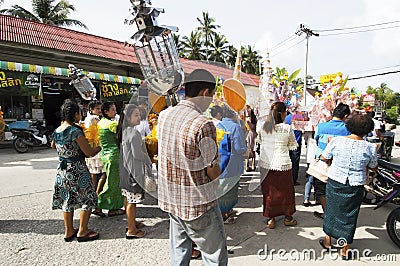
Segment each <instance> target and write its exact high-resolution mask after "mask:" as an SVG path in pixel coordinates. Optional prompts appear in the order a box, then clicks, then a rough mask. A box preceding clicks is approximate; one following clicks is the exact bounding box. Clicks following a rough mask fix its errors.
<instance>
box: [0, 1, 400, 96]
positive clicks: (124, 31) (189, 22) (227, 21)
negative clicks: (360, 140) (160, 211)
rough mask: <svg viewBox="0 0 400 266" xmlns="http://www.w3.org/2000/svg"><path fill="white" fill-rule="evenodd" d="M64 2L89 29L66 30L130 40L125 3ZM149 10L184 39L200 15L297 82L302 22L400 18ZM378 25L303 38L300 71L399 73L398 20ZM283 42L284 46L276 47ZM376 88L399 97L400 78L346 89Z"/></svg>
mask: <svg viewBox="0 0 400 266" xmlns="http://www.w3.org/2000/svg"><path fill="white" fill-rule="evenodd" d="M69 2H70V3H71V4H72V5H74V7H75V9H76V12H73V13H72V14H71V15H70V17H71V18H73V19H77V20H80V21H81V22H83V23H84V24H86V26H88V28H89V30H85V29H83V28H77V27H73V28H72V29H74V30H78V31H82V32H86V33H90V34H94V35H98V36H103V37H107V38H111V39H114V40H118V41H122V42H124V41H129V38H130V36H132V35H133V33H135V32H136V27H135V25H124V20H125V19H126V18H129V17H130V7H131V4H130V1H129V0H114V1H108V0H69ZM110 3H111V4H110ZM13 4H18V5H20V6H22V7H24V8H26V9H28V10H31V0H4V3H3V5H2V6H1V8H9V7H10V6H11V5H13ZM153 5H154V6H157V7H163V8H164V9H165V13H164V14H160V16H159V17H158V19H157V21H158V23H159V24H161V25H162V24H164V25H173V26H178V27H179V32H178V34H180V35H186V36H188V35H190V32H191V31H192V30H194V29H195V28H196V27H198V26H199V23H198V21H197V19H196V18H198V17H199V18H201V17H202V12H203V11H207V12H208V13H209V15H210V16H211V17H212V18H214V19H215V24H217V25H220V26H221V27H220V29H219V31H220V32H221V33H222V34H224V35H225V36H226V37H227V40H228V41H229V43H231V44H233V45H234V46H236V47H239V46H240V45H243V46H247V45H251V46H253V47H254V48H255V49H256V50H258V51H259V52H260V54H261V55H262V56H264V57H265V56H266V54H267V51H268V52H270V60H271V66H272V67H273V68H275V67H280V68H282V67H285V68H286V69H287V70H288V71H289V72H290V73H292V72H294V71H295V70H297V69H299V68H301V70H302V71H301V72H300V74H299V77H303V76H304V70H305V62H306V41H305V34H303V35H302V36H296V35H295V32H296V30H297V29H298V28H299V25H300V24H301V23H302V24H305V25H307V26H308V28H310V29H311V30H313V31H317V30H330V29H338V28H349V27H358V26H365V25H371V24H380V23H386V22H393V21H398V20H399V18H400V1H398V0H382V1H376V0H351V1H349V0H336V1H329V2H328V1H320V0H302V1H297V0H291V1H290V0H281V1H273V0H256V1H251V2H247V1H238V0H235V1H232V0H230V1H229V0H218V1H216V0H214V1H210V0H201V1H200V0H191V1H183V0H173V1H171V0H169V1H168V0H154V1H153ZM380 27H381V28H383V27H392V28H388V29H384V30H374V31H368V32H359V33H354V34H342V35H326V34H328V33H330V34H331V33H338V31H337V32H332V31H325V32H319V33H320V36H319V37H315V36H312V37H310V38H309V53H308V64H307V66H308V69H307V73H308V74H309V75H312V76H313V77H314V79H316V80H317V81H319V77H320V76H321V75H326V74H333V73H337V72H341V73H343V76H344V77H346V76H349V78H353V77H360V76H367V75H371V74H378V73H384V72H390V71H396V70H400V21H399V23H393V24H384V25H382V26H380ZM375 28H377V27H368V28H361V29H360V28H357V29H353V30H352V31H360V30H365V29H375ZM323 35H325V36H323ZM288 38H289V41H286V42H283V43H282V41H284V40H287V39H288ZM302 40H303V41H302ZM281 43H282V44H281ZM381 83H386V84H387V85H388V86H389V88H391V89H393V90H394V91H396V92H400V73H396V74H390V75H383V76H378V77H373V78H364V79H357V80H351V81H349V82H348V83H347V86H348V87H350V88H356V89H357V90H358V91H360V92H364V91H365V90H366V88H367V86H372V87H379V86H380V84H381Z"/></svg>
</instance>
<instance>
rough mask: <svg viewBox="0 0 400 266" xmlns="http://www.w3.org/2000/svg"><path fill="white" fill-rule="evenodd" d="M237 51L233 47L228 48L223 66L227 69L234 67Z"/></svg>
mask: <svg viewBox="0 0 400 266" xmlns="http://www.w3.org/2000/svg"><path fill="white" fill-rule="evenodd" d="M236 56H237V49H236V48H235V46H233V45H229V46H228V53H227V55H226V59H225V64H226V66H227V67H234V66H235V63H236Z"/></svg>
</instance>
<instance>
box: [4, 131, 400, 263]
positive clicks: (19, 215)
mask: <svg viewBox="0 0 400 266" xmlns="http://www.w3.org/2000/svg"><path fill="white" fill-rule="evenodd" d="M399 133H400V132H399ZM396 135H397V137H396V140H397V139H398V137H399V136H400V134H396ZM393 155H394V157H396V158H395V159H394V161H397V162H400V160H399V159H400V148H397V147H395V148H394V150H393ZM302 160H304V156H302ZM56 165H57V157H56V153H55V151H54V150H51V149H47V148H37V149H35V150H34V151H33V152H31V153H28V154H17V153H16V152H15V151H13V150H12V149H10V148H7V147H5V146H4V145H3V146H2V147H1V148H0V243H1V249H0V265H28V264H29V265H84V264H88V265H95V264H101V265H169V250H168V227H169V223H168V219H167V215H166V214H165V213H163V212H161V211H160V210H159V209H158V208H157V205H156V200H155V199H153V198H150V197H148V198H147V199H146V201H145V203H144V204H141V205H139V208H138V217H139V219H140V220H141V221H144V223H145V224H146V225H147V227H146V231H147V233H148V234H147V237H146V238H143V239H136V240H126V239H125V238H124V232H125V227H126V220H125V217H122V216H117V217H111V218H99V217H93V218H92V219H91V221H90V226H91V228H93V229H94V230H96V231H99V232H100V233H101V239H100V240H98V241H94V242H91V243H90V242H89V243H78V242H76V241H73V242H71V243H65V242H64V241H63V220H62V212H61V211H52V210H51V197H52V192H51V189H52V186H53V182H54V174H55V168H56ZM304 166H305V165H304V164H302V167H301V177H300V180H299V181H300V182H301V183H302V184H304V182H305V179H304V170H305V168H304ZM250 182H251V181H250V176H244V177H243V178H242V179H241V182H240V191H239V192H240V195H239V196H240V198H239V204H238V206H237V208H236V209H237V210H238V217H239V218H238V221H237V223H236V224H234V225H227V226H226V231H227V235H228V245H229V250H231V251H232V252H233V254H230V255H229V264H230V265H270V264H271V262H273V263H274V264H277V265H283V264H285V265H286V264H287V265H289V264H293V263H295V264H296V265H321V263H324V264H326V265H336V264H337V263H338V262H340V263H342V262H341V259H340V258H339V259H338V254H337V253H334V254H331V255H328V254H327V255H325V256H323V257H322V258H321V259H320V260H316V259H312V260H309V259H302V257H301V256H302V255H301V254H302V253H301V251H303V250H305V249H314V250H315V252H316V255H315V256H316V258H320V252H321V248H320V246H319V244H318V242H317V240H318V239H319V238H321V237H323V235H324V234H323V231H322V228H321V226H322V221H321V220H319V219H317V218H315V217H314V216H313V215H312V212H313V211H315V210H318V211H319V210H320V206H314V207H309V208H306V207H303V206H302V204H301V203H302V198H303V191H304V189H303V186H296V203H297V206H296V209H297V212H296V214H295V218H296V219H297V220H298V222H299V225H298V226H296V227H293V228H288V227H285V226H283V220H279V219H278V220H277V226H276V229H274V230H270V229H268V228H267V227H266V226H265V220H264V218H263V217H262V214H261V213H262V207H261V206H262V195H261V193H260V191H259V190H256V191H254V192H249V191H248V185H249V183H250ZM394 208H395V206H393V205H388V206H385V207H383V208H381V209H378V210H373V206H369V205H363V206H362V210H361V213H360V218H359V221H358V229H357V231H356V235H355V242H354V245H353V247H354V248H357V249H358V250H359V251H360V252H362V251H368V250H367V249H370V250H371V252H372V253H371V254H369V255H368V256H362V257H361V258H360V260H357V261H352V262H349V263H347V264H349V265H365V264H368V265H375V264H378V261H379V265H389V264H390V265H398V264H399V261H400V255H399V254H400V249H399V248H398V247H397V246H395V245H394V244H393V243H392V242H391V241H390V239H389V238H388V236H387V233H386V229H385V221H386V217H387V215H388V213H389V211H390V210H391V209H394ZM78 218H79V217H78V214H75V224H76V226H77V225H78ZM265 245H267V247H268V251H269V253H268V255H269V256H268V258H266V260H262V259H260V258H259V257H258V256H257V252H258V251H259V250H260V249H262V248H264V247H265ZM271 249H275V250H276V251H275V252H273V251H272V250H271ZM279 249H282V250H284V251H285V252H286V253H287V252H289V251H290V252H291V253H290V255H288V254H286V255H284V256H283V258H279V256H278V254H277V250H279ZM296 250H297V251H296ZM281 252H283V251H281ZM261 255H263V254H261ZM297 255H298V256H299V257H298V258H296V257H297ZM383 256H385V257H383ZM271 260H272V261H271ZM385 260H386V261H385ZM388 260H391V261H388ZM393 260H396V261H397V262H394V261H393ZM321 261H323V262H321ZM191 265H202V263H201V261H200V260H197V261H193V262H192V263H191Z"/></svg>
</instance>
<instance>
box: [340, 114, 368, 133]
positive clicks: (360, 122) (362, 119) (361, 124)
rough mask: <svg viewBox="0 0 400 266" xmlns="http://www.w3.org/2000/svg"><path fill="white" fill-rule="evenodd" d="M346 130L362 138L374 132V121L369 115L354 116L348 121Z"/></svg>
mask: <svg viewBox="0 0 400 266" xmlns="http://www.w3.org/2000/svg"><path fill="white" fill-rule="evenodd" d="M346 128H347V130H348V131H350V133H352V134H355V135H357V136H359V137H360V138H362V137H364V136H366V135H367V134H368V133H369V132H371V131H372V130H374V121H373V120H372V118H371V117H370V116H369V115H367V114H354V115H352V116H351V117H350V118H349V119H348V120H347V121H346Z"/></svg>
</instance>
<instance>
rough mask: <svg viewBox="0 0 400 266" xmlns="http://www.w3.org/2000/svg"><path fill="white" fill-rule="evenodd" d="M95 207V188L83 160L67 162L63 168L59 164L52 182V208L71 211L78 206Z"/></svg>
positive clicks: (89, 208)
mask: <svg viewBox="0 0 400 266" xmlns="http://www.w3.org/2000/svg"><path fill="white" fill-rule="evenodd" d="M96 207H97V195H96V190H95V188H94V186H93V183H92V179H91V178H90V173H89V171H88V169H87V167H86V164H85V162H84V161H83V160H82V161H78V162H73V163H68V164H67V168H66V169H64V170H62V169H61V168H60V166H59V167H58V168H57V172H56V182H55V184H54V191H53V204H52V209H53V210H56V209H62V210H63V211H64V212H73V211H74V210H75V209H79V208H82V209H83V210H85V211H89V210H92V209H94V208H96Z"/></svg>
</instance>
